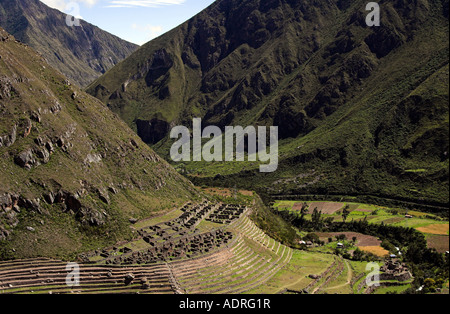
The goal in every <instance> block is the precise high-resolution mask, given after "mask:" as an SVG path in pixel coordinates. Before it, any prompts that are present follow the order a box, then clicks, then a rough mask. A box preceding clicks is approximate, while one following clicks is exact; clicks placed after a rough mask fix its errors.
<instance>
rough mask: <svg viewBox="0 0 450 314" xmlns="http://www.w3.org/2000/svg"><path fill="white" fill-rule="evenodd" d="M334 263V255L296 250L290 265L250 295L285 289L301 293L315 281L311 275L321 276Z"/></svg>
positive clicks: (273, 292) (271, 292)
mask: <svg viewBox="0 0 450 314" xmlns="http://www.w3.org/2000/svg"><path fill="white" fill-rule="evenodd" d="M332 263H333V255H331V254H323V253H320V252H305V251H299V250H294V254H293V256H292V259H291V261H290V263H289V264H288V265H287V266H285V267H284V268H283V269H282V270H280V271H279V272H278V273H277V274H276V275H275V276H274V277H273V278H272V279H270V280H269V281H268V282H266V283H265V284H264V285H261V286H260V287H258V288H256V289H253V290H251V291H248V293H249V294H275V293H279V292H281V291H283V290H284V289H289V290H295V291H301V290H303V289H304V288H306V286H308V284H309V283H311V282H312V281H313V279H311V278H309V277H308V276H309V275H320V274H321V273H323V272H324V271H325V270H326V269H327V268H328V267H329V266H330V265H331V264H332Z"/></svg>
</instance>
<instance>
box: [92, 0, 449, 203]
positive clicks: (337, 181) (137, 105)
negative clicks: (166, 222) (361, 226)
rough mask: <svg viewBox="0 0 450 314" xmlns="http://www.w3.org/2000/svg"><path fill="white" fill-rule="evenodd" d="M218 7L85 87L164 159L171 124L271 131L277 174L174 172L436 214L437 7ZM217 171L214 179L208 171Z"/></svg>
mask: <svg viewBox="0 0 450 314" xmlns="http://www.w3.org/2000/svg"><path fill="white" fill-rule="evenodd" d="M378 3H379V5H380V8H381V26H380V27H368V26H367V25H366V22H365V21H366V15H367V14H368V13H369V12H368V11H366V10H365V9H366V4H367V1H345V0H342V1H327V0H322V1H313V0H310V1H288V0H269V1H258V0H246V1H237V0H236V1H234V0H219V1H216V2H215V3H214V4H213V5H212V6H210V7H209V8H207V9H206V10H205V11H203V12H202V13H200V14H199V15H197V16H196V17H194V18H192V19H191V20H189V21H187V22H186V23H184V24H182V25H181V26H179V27H178V28H176V29H174V30H172V31H171V32H169V33H167V34H165V35H164V36H162V37H160V38H157V39H155V40H153V41H151V42H149V43H148V44H146V45H144V46H143V47H141V48H140V49H139V50H137V51H136V52H135V53H134V54H132V55H131V56H130V57H129V58H127V59H126V60H124V61H123V62H121V63H119V64H118V65H117V66H115V67H114V68H113V69H111V70H110V71H109V72H108V73H106V74H105V75H104V76H102V77H101V78H99V79H98V80H96V81H95V82H94V83H93V84H91V85H90V86H89V87H88V92H89V93H90V94H92V95H94V96H96V97H97V98H99V99H101V100H102V101H103V102H105V103H107V104H108V106H109V107H110V108H111V109H112V110H114V111H115V112H117V113H118V114H119V115H120V116H121V117H122V118H123V119H124V120H125V121H126V122H127V123H128V124H129V125H130V126H131V127H132V128H134V129H135V130H136V131H137V133H138V134H139V135H140V136H141V138H142V139H144V141H145V142H147V143H149V144H152V145H153V144H156V146H154V147H155V149H156V150H157V151H158V152H159V153H160V154H161V155H163V156H165V157H168V152H169V148H170V145H171V143H173V141H171V140H168V138H167V134H168V132H169V130H170V128H171V127H172V126H174V125H177V124H183V125H186V126H191V124H192V118H193V117H201V118H203V122H204V125H205V126H206V125H210V124H214V125H218V126H220V127H224V126H226V125H241V126H246V125H267V126H269V125H275V126H278V127H279V133H280V138H281V140H282V141H281V143H280V145H281V146H280V153H281V155H280V159H281V161H280V167H279V169H278V171H277V172H275V173H272V174H260V173H258V170H257V165H254V164H249V163H231V164H229V165H225V164H223V163H220V164H216V163H200V164H199V163H191V164H186V165H183V166H180V168H185V170H186V171H187V172H188V173H189V172H190V173H191V174H192V178H193V179H195V180H196V181H198V182H206V183H209V184H226V185H231V186H232V185H234V184H237V185H239V186H245V187H247V188H250V187H252V188H257V189H260V190H262V191H265V192H268V193H270V194H326V195H329V194H341V195H342V194H344V195H375V196H378V197H384V198H396V199H401V200H408V201H413V202H418V203H434V204H437V205H439V206H448V200H449V198H448V187H449V186H448V146H449V145H448V91H447V89H448V88H446V87H448V46H449V45H448V1H446V0H443V1H441V0H417V1H404V0H392V1H378ZM218 174H220V176H217V175H218Z"/></svg>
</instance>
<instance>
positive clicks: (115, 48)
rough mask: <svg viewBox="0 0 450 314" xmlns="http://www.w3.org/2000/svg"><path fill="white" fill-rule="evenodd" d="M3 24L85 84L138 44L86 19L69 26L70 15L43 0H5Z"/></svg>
mask: <svg viewBox="0 0 450 314" xmlns="http://www.w3.org/2000/svg"><path fill="white" fill-rule="evenodd" d="M0 27H3V28H4V29H5V30H6V31H7V32H8V33H10V34H12V35H13V36H14V37H15V38H16V39H18V40H20V41H21V42H23V43H26V44H27V45H29V46H31V47H33V48H34V49H35V50H36V51H38V52H39V53H41V54H42V55H43V56H44V57H45V59H46V60H47V61H48V62H49V63H50V64H51V65H52V66H53V67H54V68H55V69H57V70H59V71H60V72H61V73H63V74H64V75H65V76H66V77H67V78H69V79H70V80H72V81H73V82H74V83H77V84H78V85H79V86H82V87H84V86H86V85H88V84H89V83H91V82H92V81H93V80H95V79H96V78H98V77H99V76H100V75H102V74H103V73H105V72H106V71H107V70H109V69H110V68H111V67H113V66H114V65H116V64H117V63H118V62H119V61H121V60H123V59H124V58H125V57H127V56H129V55H130V54H131V53H132V52H133V51H135V50H136V48H137V47H138V46H137V45H135V44H132V43H129V42H127V41H125V40H122V39H120V38H118V37H116V36H114V35H112V34H109V33H108V32H105V31H103V30H101V29H100V28H98V27H96V26H94V25H92V24H89V23H87V22H85V21H83V20H80V26H67V24H66V14H64V13H62V12H60V11H58V10H55V9H52V8H50V7H48V6H46V5H45V4H44V3H42V2H41V1H39V0H1V1H0Z"/></svg>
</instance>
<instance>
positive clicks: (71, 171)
mask: <svg viewBox="0 0 450 314" xmlns="http://www.w3.org/2000/svg"><path fill="white" fill-rule="evenodd" d="M0 156H1V158H0V177H1V181H0V258H12V257H15V258H25V257H36V256H52V257H56V256H69V255H70V254H75V253H76V252H80V251H86V250H89V249H96V248H97V247H101V246H107V245H112V244H114V243H116V242H117V241H120V240H123V239H127V238H130V237H131V236H132V234H131V229H130V228H129V226H130V219H141V218H144V217H149V216H152V215H154V214H156V213H161V212H164V211H166V210H172V209H173V208H174V207H177V206H181V205H182V204H184V203H185V202H186V201H188V200H195V199H197V198H198V193H197V192H196V190H195V189H194V188H193V186H192V184H191V183H190V182H189V181H188V180H186V179H184V178H183V177H182V176H180V175H179V174H178V173H177V172H176V171H174V170H173V168H172V167H171V166H170V165H169V164H168V163H166V162H165V161H163V160H162V159H161V158H160V157H158V156H157V155H156V154H155V153H154V152H153V151H152V150H151V149H150V148H149V147H148V146H147V145H145V144H144V143H143V142H142V141H141V140H140V139H139V137H138V136H136V135H135V133H134V132H133V131H132V130H131V129H129V128H128V127H127V126H126V124H125V123H123V122H122V121H121V120H120V118H119V117H117V116H116V115H115V114H113V113H112V112H111V111H110V110H109V109H108V108H107V107H106V106H104V104H102V103H101V102H99V101H98V100H97V99H95V98H93V97H91V96H89V95H87V94H85V93H84V92H83V91H81V90H80V89H79V88H78V87H76V86H74V85H71V84H70V83H69V82H68V81H67V79H66V78H65V77H64V76H62V75H60V74H59V73H58V72H56V71H55V70H54V69H52V68H51V67H50V66H49V65H48V64H47V63H46V62H45V61H44V59H43V58H42V57H41V56H40V55H39V54H37V53H36V52H34V50H33V49H32V48H30V47H29V46H26V45H24V44H22V43H19V42H18V41H16V40H15V38H14V37H13V36H11V35H9V34H7V33H6V32H5V31H4V30H1V39H0Z"/></svg>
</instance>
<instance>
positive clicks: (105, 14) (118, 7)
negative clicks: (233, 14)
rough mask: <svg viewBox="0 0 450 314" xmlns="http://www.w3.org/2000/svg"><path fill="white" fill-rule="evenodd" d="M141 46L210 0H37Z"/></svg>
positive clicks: (189, 15) (185, 18)
mask: <svg viewBox="0 0 450 314" xmlns="http://www.w3.org/2000/svg"><path fill="white" fill-rule="evenodd" d="M41 1H42V2H44V3H45V4H47V5H48V6H50V7H53V8H56V9H58V10H60V11H63V12H65V13H68V14H71V15H74V16H80V17H81V18H82V19H83V20H85V21H87V22H89V23H91V24H94V25H96V26H98V27H100V28H101V29H104V30H105V31H108V32H110V33H112V34H114V35H117V36H119V37H120V38H122V39H125V40H128V41H130V42H133V43H136V44H138V45H142V44H144V43H146V42H148V41H149V40H151V39H153V38H155V37H157V36H159V35H162V34H163V33H165V32H167V31H169V30H171V29H172V28H174V27H176V26H178V25H180V24H181V23H183V22H184V21H186V20H188V19H189V18H191V17H192V16H194V15H195V14H197V13H199V12H200V11H202V10H203V9H205V8H206V7H208V6H209V5H210V4H212V3H213V2H214V0H41Z"/></svg>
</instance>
